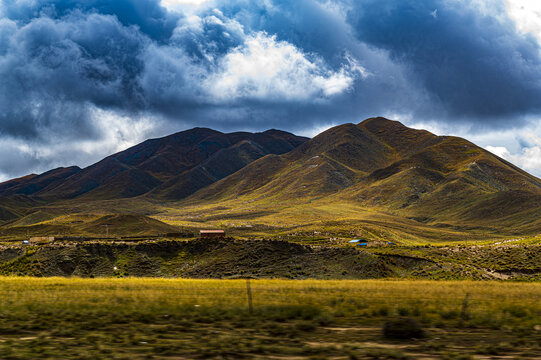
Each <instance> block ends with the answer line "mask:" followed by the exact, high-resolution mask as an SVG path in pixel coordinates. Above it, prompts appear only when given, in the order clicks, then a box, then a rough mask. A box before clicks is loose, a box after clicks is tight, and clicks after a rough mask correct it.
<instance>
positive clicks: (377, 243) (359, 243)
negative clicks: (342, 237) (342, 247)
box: [348, 239, 394, 247]
mask: <svg viewBox="0 0 541 360" xmlns="http://www.w3.org/2000/svg"><path fill="white" fill-rule="evenodd" d="M348 243H350V244H353V245H356V246H366V247H381V246H389V245H394V243H393V242H392V241H384V240H366V239H355V240H350V241H348Z"/></svg>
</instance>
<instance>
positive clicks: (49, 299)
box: [0, 277, 541, 359]
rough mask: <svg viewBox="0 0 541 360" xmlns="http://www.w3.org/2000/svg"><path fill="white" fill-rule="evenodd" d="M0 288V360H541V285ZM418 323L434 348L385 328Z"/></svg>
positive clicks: (104, 283) (39, 284)
mask: <svg viewBox="0 0 541 360" xmlns="http://www.w3.org/2000/svg"><path fill="white" fill-rule="evenodd" d="M251 289H252V296H253V312H252V313H250V312H249V309H248V300H247V289H246V281H245V280H186V279H155V278H153V279H150V278H126V279H79V278H30V277H20V278H18V277H3V278H0V304H1V307H0V319H1V321H0V358H2V359H19V358H31V359H33V358H88V359H100V358H103V359H110V358H115V359H117V358H118V359H139V358H141V359H143V358H145V359H146V358H156V359H184V358H228V359H237V358H256V359H268V358H277V359H281V358H284V359H286V358H287V359H303V358H336V359H355V358H367V359H408V358H411V359H440V358H441V359H459V358H460V359H471V358H486V359H488V358H499V356H508V358H509V356H511V357H512V358H515V357H519V358H530V359H535V358H539V356H541V348H540V340H541V302H540V299H541V283H516V282H496V281H485V282H474V281H439V282H436V281H399V280H336V281H334V280H302V281H299V280H293V281H291V280H251ZM398 317H411V318H413V319H416V320H417V321H418V322H419V323H421V324H422V325H423V326H424V327H425V329H426V330H427V333H428V336H427V338H425V339H419V340H409V341H405V342H397V341H395V340H386V339H384V338H383V337H382V335H381V327H382V325H383V324H384V323H385V322H386V321H388V320H390V319H395V318H398Z"/></svg>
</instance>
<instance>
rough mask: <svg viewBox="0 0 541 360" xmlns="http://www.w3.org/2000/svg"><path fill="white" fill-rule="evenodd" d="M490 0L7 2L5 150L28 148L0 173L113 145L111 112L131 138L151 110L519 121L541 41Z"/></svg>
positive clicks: (2, 86) (295, 120)
mask: <svg viewBox="0 0 541 360" xmlns="http://www.w3.org/2000/svg"><path fill="white" fill-rule="evenodd" d="M481 3H482V2H473V3H472V2H466V1H460V0H454V1H442V0H427V1H422V2H421V1H413V0H400V1H399V0H396V1H375V0H366V1H349V0H342V1H339V0H336V1H325V2H323V1H318V0H297V1H286V0H250V1H248V0H235V1H233V0H217V1H212V2H208V3H207V4H206V5H204V6H203V7H201V8H199V9H198V10H197V12H196V13H194V14H180V13H177V12H170V11H168V10H167V9H166V8H164V7H162V6H161V5H160V1H159V0H119V1H109V0H85V1H82V0H60V1H58V0H57V1H52V0H48V1H46V0H41V1H40V0H35V1H15V0H4V1H2V3H1V5H0V147H1V146H2V144H1V143H2V141H4V142H6V141H8V140H9V141H12V140H13V141H14V139H18V140H17V141H19V145H21V144H23V145H24V146H19V148H21V149H23V150H24V151H23V150H21V155H20V157H19V158H20V159H22V160H21V161H18V162H17V164H18V165H17V166H19V167H18V168H17V169H16V167H15V165H13V164H12V165H9V163H12V162H10V161H7V160H5V161H3V162H1V163H0V173H2V172H3V173H7V174H10V175H11V174H17V175H18V174H20V173H21V171H20V166H21V164H23V163H26V164H28V167H29V168H33V167H34V168H35V166H36V163H37V162H39V163H40V164H44V163H45V164H47V165H49V164H55V156H54V154H52V155H47V156H49V157H47V156H45V155H43V151H38V150H36V148H40V149H44V150H49V151H50V149H52V147H51V144H52V143H55V142H58V141H62V142H64V143H65V144H66V149H69V146H70V145H69V144H70V142H73V143H75V142H80V141H87V140H90V141H102V140H103V138H104V133H105V132H107V131H108V130H109V129H108V126H107V121H109V120H107V121H105V122H104V121H97V119H96V116H97V115H96V114H103V113H100V111H102V110H103V111H105V112H107V113H108V114H116V115H118V116H120V117H122V119H123V120H122V124H124V125H122V124H121V125H119V123H116V125H115V126H116V127H117V128H115V129H117V130H115V131H118V132H119V135H118V136H119V138H122V139H124V138H125V137H126V136H127V135H126V134H125V133H124V130H122V126H126V127H130V126H131V123H130V121H131V120H130V119H133V122H134V123H135V122H136V121H139V120H140V119H141V118H143V117H145V118H151V119H162V120H163V121H166V122H168V123H169V124H177V125H176V126H175V125H171V126H170V127H169V128H179V127H181V128H182V127H183V128H186V127H191V126H209V127H216V128H219V129H221V130H229V129H250V130H256V129H264V128H270V127H277V128H284V129H288V130H293V131H297V130H302V129H307V128H311V127H314V126H319V125H325V124H331V123H341V122H346V121H359V120H360V119H362V118H364V117H368V116H373V115H388V116H392V115H393V114H396V115H399V116H400V115H402V116H409V117H413V118H416V119H419V120H422V121H430V120H434V119H436V120H441V121H446V122H453V121H456V122H461V123H462V124H464V123H468V122H470V123H474V122H475V121H480V120H481V122H482V123H483V124H484V126H489V127H490V126H493V127H501V126H512V125H516V124H518V123H520V121H522V120H521V119H523V118H524V117H525V116H527V115H529V114H539V113H540V112H541V109H540V102H539V101H538V99H539V98H540V95H541V58H540V54H541V51H540V48H539V44H538V43H537V42H536V39H535V38H533V37H531V36H525V35H522V34H519V33H518V32H517V30H516V29H515V26H514V23H513V22H512V21H511V20H510V19H509V18H508V17H507V15H506V14H505V9H504V7H503V3H502V2H493V1H491V2H486V3H485V5H486V7H487V8H490V12H487V11H486V9H483V8H482V7H480V6H477V5H475V4H481ZM100 116H101V115H100ZM504 119H505V121H504ZM111 121H113V120H111ZM111 126H112V125H111ZM128 130H131V129H127V130H126V131H128ZM9 141H8V142H9ZM108 149H109V148H108ZM46 152H47V151H45V153H46ZM100 155H101V154H100ZM103 155H105V154H103ZM73 156H78V157H77V159H83V158H84V156H83V155H81V154H78V155H77V154H75V152H74V155H73ZM96 156H97V155H96ZM13 158H17V157H15V156H14V157H13ZM67 158H69V157H68V156H63V157H60V156H59V157H58V159H60V160H61V161H60V160H59V161H58V162H56V163H62V164H65V165H68V164H69V163H66V161H67V160H66V159H67ZM24 159H26V160H24ZM89 159H90V158H89ZM38 160H39V161H38ZM92 160H94V158H92ZM89 161H90V160H89ZM0 175H1V174H0Z"/></svg>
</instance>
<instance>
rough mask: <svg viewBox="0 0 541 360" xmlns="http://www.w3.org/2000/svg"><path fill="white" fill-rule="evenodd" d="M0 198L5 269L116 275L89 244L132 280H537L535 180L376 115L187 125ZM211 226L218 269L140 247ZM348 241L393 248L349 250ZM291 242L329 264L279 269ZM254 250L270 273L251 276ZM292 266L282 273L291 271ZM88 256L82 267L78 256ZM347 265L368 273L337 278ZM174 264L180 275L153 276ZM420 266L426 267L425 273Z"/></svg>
mask: <svg viewBox="0 0 541 360" xmlns="http://www.w3.org/2000/svg"><path fill="white" fill-rule="evenodd" d="M0 199H1V201H0V220H1V223H0V224H1V226H0V239H1V241H2V242H3V244H4V245H2V246H3V248H2V252H3V253H2V255H0V257H1V258H3V260H4V263H3V265H2V269H1V272H2V273H4V274H13V273H20V274H33V275H36V274H37V275H72V274H79V275H81V276H90V275H96V276H102V275H103V276H108V275H115V274H116V273H115V274H113V273H111V274H109V272H110V269H109V270H107V271H105V272H103V271H101V270H99V269H100V266H101V265H99V264H102V260H104V258H102V257H103V256H101V255H100V256H98V255H96V254H95V253H94V252H92V251H90V252H89V250H88V248H87V247H88V246H90V247H92V246H98V245H99V246H105V248H106V249H107V250H104V251H105V253H108V252H110V253H111V254H115V255H114V256H113V257H114V258H115V259H117V260H118V259H121V258H123V259H125V261H124V262H125V263H126V264H127V263H131V264H132V265H130V266H131V268H130V269H131V270H129V271H128V270H126V274H132V275H134V274H136V275H138V276H191V277H205V276H207V277H208V276H210V277H239V276H241V275H250V276H256V277H264V276H270V277H291V276H293V277H294V278H306V277H314V278H329V277H330V278H364V277H389V276H390V277H400V276H404V277H425V278H476V279H477V278H502V279H506V278H520V279H535V278H538V277H539V274H540V273H541V270H540V268H539V264H540V263H541V261H539V260H540V256H541V253H540V251H539V243H540V242H541V236H539V234H541V179H538V178H536V177H535V176H532V175H530V174H528V173H526V172H525V171H523V170H521V169H519V168H518V167H516V166H514V165H513V164H511V163H509V162H507V161H505V160H504V159H501V158H499V157H498V156H496V155H494V154H492V153H490V152H488V151H486V150H484V149H482V148H480V147H478V146H476V145H475V144H473V143H471V142H469V141H467V140H465V139H462V138H458V137H453V136H436V135H434V134H432V133H430V132H428V131H425V130H417V129H411V128H408V127H406V126H404V125H402V124H401V123H399V122H397V121H392V120H388V119H385V118H370V119H367V120H364V121H362V122H361V123H359V124H343V125H339V126H336V127H334V128H331V129H329V130H327V131H325V132H323V133H321V134H319V135H317V136H316V137H314V138H312V139H308V138H304V137H299V136H295V135H293V134H290V133H287V132H283V131H279V130H269V131H266V132H263V133H255V134H253V133H247V132H238V133H230V134H224V133H221V132H218V131H214V130H211V129H204V128H195V129H192V130H187V131H184V132H180V133H177V134H173V135H170V136H167V137H164V138H159V139H151V140H147V141H145V142H143V143H141V144H139V145H136V146H134V147H131V148H129V149H127V150H125V151H122V152H120V153H117V154H113V155H111V156H109V157H107V158H105V159H103V160H102V161H100V162H98V163H96V164H93V165H91V166H89V167H87V168H84V169H80V168H78V167H75V166H74V167H70V168H59V169H54V170H51V171H48V172H46V173H44V174H39V175H36V174H32V175H28V176H25V177H22V178H18V179H13V180H10V181H7V182H4V183H2V184H0ZM214 228H219V229H224V230H225V231H226V236H227V237H228V238H229V240H228V241H229V242H231V244H228V241H226V242H225V243H223V244H222V245H223V246H222V247H219V249H222V251H218V250H216V249H215V251H214V252H212V251H210V249H211V248H212V249H214V247H215V246H216V244H215V243H213V242H212V241H210V240H209V241H202V242H201V240H199V241H200V242H199V243H198V244H199V247H203V248H205V246H207V247H208V249H209V253H212V254H214V255H213V257H212V256H211V257H210V258H208V256H207V258H206V259H205V260H204V261H203V263H202V264H211V263H212V262H213V261H214V262H216V261H217V262H218V263H220V261H222V260H224V259H229V260H227V261H226V260H224V261H225V262H222V263H223V267H222V269H218V268H213V270H209V269H208V268H207V267H205V266H207V265H202V266H203V267H202V268H198V267H197V266H196V267H193V266H192V265H193V261H196V260H195V259H196V258H197V259H198V258H199V257H200V255H193V254H199V253H197V251H199V250H197V251H195V250H193V251H195V253H193V254H192V255H193V256H192V257H190V256H188V257H186V258H182V256H181V258H182V259H184V260H182V259H181V258H176V257H175V256H177V255H178V256H180V255H179V253H178V252H179V251H180V253H183V251H184V250H182V251H181V250H178V249H177V250H178V251H176V250H175V251H176V252H174V253H175V254H177V255H175V256H173V257H171V256H172V255H171V256H169V255H167V254H165V253H163V251H161V250H157V251H158V253H159V255H156V254H155V250H156V249H154V248H153V246H156V248H157V249H161V247H162V246H166V247H167V246H168V245H163V242H166V243H167V241H171V242H173V243H175V244H177V243H183V242H184V241H186V240H189V239H193V238H197V236H198V231H199V230H200V229H214ZM45 236H50V237H55V238H56V239H57V241H54V243H47V244H42V245H39V244H37V243H36V244H30V245H31V246H34V245H36V247H37V248H38V249H37V250H36V251H37V253H32V254H30V255H28V256H27V257H26V258H24V255H25V254H26V252H25V251H24V249H23V250H21V249H22V248H21V246H20V245H19V244H20V242H21V241H22V240H24V239H28V238H31V237H45ZM232 238H235V239H237V240H233V239H232ZM58 239H64V240H63V241H58ZM260 239H271V240H273V241H276V240H278V241H281V243H282V244H283V246H282V247H279V248H280V250H279V251H278V250H277V249H276V245H273V244H274V243H273V241H270V242H268V243H265V242H264V243H263V245H261V244H260V245H257V246H255V245H254V246H253V247H256V248H257V249H259V251H255V252H252V251H251V250H250V249H251V248H252V246H251V245H247V246H243V245H238V244H237V245H234V244H236V243H235V241H242V240H260ZM351 239H362V240H363V241H366V242H368V243H375V242H378V241H379V243H381V244H388V243H392V246H375V247H368V248H364V249H362V250H360V249H359V248H357V249H354V248H353V247H354V246H353V245H352V244H350V243H348V241H350V240H351ZM133 242H135V243H136V244H137V243H143V244H144V243H147V242H150V243H152V244H154V245H152V244H150V245H148V246H147V247H146V248H145V247H144V246H143V245H141V246H143V247H139V248H137V247H136V246H137V245H136V244H134V243H133ZM289 243H295V244H296V245H295V246H297V245H299V246H301V248H299V249H303V250H302V251H301V250H299V251H301V253H302V252H306V254H310V253H311V251H315V250H314V249H316V248H317V249H318V250H317V251H316V252H319V253H318V254H319V255H314V256H316V257H317V256H320V258H321V259H325V258H327V255H326V253H325V251H330V252H331V253H332V255H328V256H329V257H330V258H332V259H335V260H336V259H341V260H336V261H338V262H341V265H340V266H337V267H335V268H334V270H332V271H331V270H329V271H327V272H326V273H325V272H324V271H323V270H322V268H323V267H319V268H318V269H316V267H315V265H314V267H313V268H311V267H310V266H309V265H307V266H306V267H303V266H301V268H300V269H296V268H295V269H296V270H295V269H293V270H291V269H290V267H289V262H291V259H287V256H286V257H284V258H283V259H282V257H281V255H280V254H281V253H284V252H285V253H287V252H288V251H289V250H291V249H289V246H290V245H288V244H289ZM74 244H75V245H74ZM92 244H94V245H92ZM160 244H162V245H160ZM205 244H206V245H205ZM258 244H259V243H258ZM265 244H266V245H265ZM73 246H76V247H77V246H81V248H78V250H73ZM171 246H173V247H175V246H176V247H183V246H187V245H183V244H177V245H171ZM291 246H292V245H291ZM303 246H304V247H303ZM463 246H466V247H468V250H464V249H462V247H463ZM176 247H175V248H176ZM105 248H104V249H105ZM136 248H137V249H138V250H137V251H132V250H134V249H136ZM14 249H15V250H14ZM70 249H72V250H70ZM85 249H86V250H85ZM130 249H131V250H130ZM141 249H147V250H148V251H147V250H141ZM198 249H200V248H198ZM284 249H285V250H284ZM287 249H289V250H287ZM333 249H335V250H333ZM498 249H499V250H498ZM190 251H192V250H190ZM190 251H188V253H190ZM193 251H192V252H193ZM333 251H338V252H340V251H344V254H343V256H341V255H340V256H338V255H336V254H335V253H333ZM349 251H353V253H350V252H349ZM64 252H66V254H67V253H70V254H71V255H69V256H68V255H66V254H65V255H66V259H65V260H66V262H67V263H66V264H68V263H69V264H68V265H66V264H65V266H64V265H62V264H61V261H60V260H58V258H60V257H61V255H60V254H62V253H64ZM235 252H238V254H236V255H235V256H232V255H231V254H235ZM457 253H458V254H460V256H455V255H456V254H457ZM130 254H131V255H130ZM141 254H143V255H144V256H143V255H141ZM183 254H184V253H183ZM239 254H240V255H239ZM502 254H503V255H502ZM505 254H507V255H505ZM509 254H511V255H509ZM237 255H238V256H237ZM282 255H283V254H282ZM62 256H63V255H62ZM141 256H143V258H141ZM201 256H202V255H201ZM239 256H240V258H239ZM243 256H244V257H248V258H249V259H250V260H246V261H244V262H243V260H242V258H243ZM263 256H264V257H267V258H268V259H270V261H271V263H270V264H267V265H265V269H266V270H265V271H266V272H261V271H256V268H257V264H258V261H256V260H257V259H259V258H261V257H263ZM303 256H305V255H302V256H301V257H300V258H299V259H297V260H298V261H297V260H296V261H295V263H299V262H300V263H304V262H305V260H300V259H302V258H303ZM306 256H308V257H310V256H311V255H306ZM88 257H90V258H93V259H94V260H92V261H90V264H94V265H88V264H89V263H88V261H87V262H84V261H86V260H88ZM145 257H146V260H145V259H144V258H145ZM356 257H359V259H360V258H363V259H365V260H366V259H370V260H369V262H374V264H376V263H377V264H378V265H377V266H376V268H375V269H379V270H377V271H376V270H374V268H372V270H371V271H367V270H366V269H365V268H363V269H364V270H363V269H361V268H359V270H358V271H353V272H352V271H349V272H348V268H351V264H350V262H351V263H353V261H356V260H355V259H356ZM475 257H477V258H484V259H485V260H486V261H485V262H484V263H483V264H480V263H479V262H475V261H473V260H472V259H473V258H475ZM173 258H175V259H176V260H174V261H173V260H172V259H173ZM51 259H56V260H54V261H52V262H53V263H54V264H50V263H51ZM81 259H83V260H84V259H86V260H84V261H83V260H81ZM126 259H128V260H126ZM141 259H142V260H141ZM254 259H256V260H254ZM397 259H398V260H397ZM335 260H333V261H335ZM342 260H343V261H342ZM365 260H362V261H361V262H362V263H364V261H365ZM104 261H105V260H104ZM107 261H109V262H110V261H112V260H111V257H110V256H109V260H107ZM115 261H116V260H115ZM145 261H146V262H145ZM171 261H172V262H171ZM175 261H180V262H179V263H178V264H177V265H178V266H180V264H184V265H182V266H180V267H181V268H183V269H185V272H182V271H181V272H178V271H177V272H175V271H172V270H167V269H172V268H174V264H176V263H175ZM185 261H187V262H185ZM190 261H192V263H190ZM197 261H198V260H197ZM321 261H323V260H321ZM336 261H335V262H336ZM367 261H368V260H367ZM113 262H114V261H113ZM273 262H274V264H276V265H275V266H271V265H272V264H273ZM188 263H190V264H192V265H187V264H188ZM286 263H287V264H286ZM309 263H310V262H307V264H309ZM434 263H437V264H439V265H440V266H439V267H436V268H434V267H433V266H432V265H430V266H429V264H434ZM32 264H37V265H39V266H37V265H36V266H34V265H32ZM84 264H86V265H84ZM134 264H135V265H134ZM145 264H146V265H145ZM239 264H240V265H239ZM476 264H477V265H476ZM63 266H64V268H65V269H64V270H62V269H63ZM126 266H128V265H126ZM145 266H147V268H148V269H147V270H144V269H145ZM292 266H293V265H292ZM45 268H46V269H49V270H50V271H49V270H44V269H45ZM327 268H329V267H327ZM51 269H56V270H51ZM137 269H139V270H137ZM141 269H143V270H141ZM190 269H191V270H190ZM205 269H206V270H205ZM234 269H237V270H234ZM239 269H243V270H239ZM291 274H293V275H291ZM452 274H455V275H452ZM116 275H118V274H116Z"/></svg>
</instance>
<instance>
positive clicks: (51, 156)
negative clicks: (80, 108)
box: [0, 107, 170, 182]
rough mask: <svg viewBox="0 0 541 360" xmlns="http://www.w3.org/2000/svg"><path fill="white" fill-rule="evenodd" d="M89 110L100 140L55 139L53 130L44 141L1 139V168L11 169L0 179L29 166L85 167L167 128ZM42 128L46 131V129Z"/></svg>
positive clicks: (19, 173)
mask: <svg viewBox="0 0 541 360" xmlns="http://www.w3.org/2000/svg"><path fill="white" fill-rule="evenodd" d="M90 112H91V117H92V122H93V124H94V126H95V127H96V129H97V131H98V132H99V133H100V137H99V139H86V140H73V141H70V140H67V139H65V138H64V139H62V138H58V137H57V136H55V134H54V131H50V133H47V134H46V138H47V139H49V140H50V142H49V143H46V144H43V143H41V142H27V141H26V140H25V139H20V138H13V137H2V138H0V153H3V154H7V153H9V154H10V156H2V157H0V169H2V168H9V169H11V173H10V174H9V176H8V175H6V174H3V173H2V172H0V182H1V181H4V180H7V179H8V178H13V177H14V176H22V175H26V174H28V173H29V171H30V170H29V168H30V169H32V170H31V171H33V172H36V173H41V172H44V171H47V170H50V169H53V168H56V167H60V166H72V165H78V166H81V167H84V166H87V165H90V164H92V163H94V162H96V161H99V160H101V159H102V158H104V157H105V156H108V155H110V154H112V153H116V152H118V151H122V150H125V149H127V148H129V147H130V146H133V145H135V144H138V143H140V142H142V141H144V140H146V139H147V138H148V137H149V136H152V135H158V134H159V135H162V134H161V133H163V132H168V131H169V130H170V129H161V128H160V126H161V122H160V120H159V119H155V118H147V117H144V116H140V117H136V118H134V117H131V116H130V117H128V116H122V115H119V114H117V113H115V112H113V111H106V110H101V109H98V108H95V107H93V108H92V109H91V110H90ZM42 131H45V132H49V130H47V129H42Z"/></svg>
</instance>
